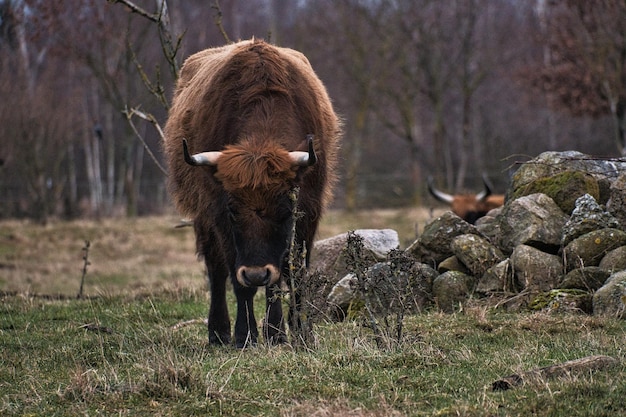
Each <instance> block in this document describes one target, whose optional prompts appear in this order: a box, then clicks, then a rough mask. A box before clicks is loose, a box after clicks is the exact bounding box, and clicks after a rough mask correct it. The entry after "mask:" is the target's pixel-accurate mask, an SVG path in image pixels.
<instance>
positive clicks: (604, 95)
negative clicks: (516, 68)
mask: <svg viewBox="0 0 626 417" xmlns="http://www.w3.org/2000/svg"><path fill="white" fill-rule="evenodd" d="M542 13H543V15H542V17H543V19H544V25H545V27H546V29H545V34H546V37H545V40H544V42H545V45H547V50H546V52H545V54H546V55H547V56H545V58H544V62H543V65H542V66H540V67H531V68H529V69H528V70H527V71H526V73H525V74H524V75H525V78H526V79H527V80H529V82H530V84H531V85H533V86H535V87H536V88H538V89H539V90H540V91H543V92H545V93H546V94H549V95H550V97H551V99H550V104H551V105H553V106H554V107H556V108H561V109H566V110H568V111H569V112H571V113H572V114H574V115H577V116H580V115H587V116H593V117H598V116H601V115H604V114H610V115H611V116H612V118H613V123H614V132H615V142H616V146H617V149H618V150H619V152H620V153H621V154H622V155H626V124H625V123H626V3H624V2H623V1H621V0H602V1H593V2H590V1H585V0H558V1H553V2H550V3H549V4H548V6H547V9H546V8H544V10H543V11H542Z"/></svg>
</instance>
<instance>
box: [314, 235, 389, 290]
mask: <svg viewBox="0 0 626 417" xmlns="http://www.w3.org/2000/svg"><path fill="white" fill-rule="evenodd" d="M353 233H354V234H355V235H357V236H359V237H360V238H361V239H362V242H363V246H364V248H363V249H364V250H363V257H364V259H361V260H360V261H361V262H362V263H363V265H365V266H369V265H373V264H375V263H376V262H380V261H383V260H385V259H386V258H387V253H389V251H391V250H392V249H397V248H398V247H399V246H400V240H399V238H398V232H396V231H395V230H391V229H360V230H355V231H354V232H353ZM347 242H348V233H342V234H340V235H337V236H333V237H330V238H328V239H324V240H318V241H317V242H315V244H314V247H313V252H312V254H311V263H310V265H309V269H310V270H311V271H316V270H317V271H319V272H320V273H322V274H324V275H326V276H329V277H332V276H335V277H337V278H338V279H340V278H341V277H344V276H346V275H347V274H348V273H349V272H352V271H349V270H348V266H347V264H346V254H345V248H346V244H347Z"/></svg>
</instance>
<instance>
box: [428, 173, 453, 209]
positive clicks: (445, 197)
mask: <svg viewBox="0 0 626 417" xmlns="http://www.w3.org/2000/svg"><path fill="white" fill-rule="evenodd" d="M428 191H429V192H430V194H431V195H432V196H433V197H435V198H436V199H437V200H439V201H441V202H442V203H447V204H452V201H454V197H453V196H452V195H450V194H446V193H444V192H443V191H439V190H438V189H436V188H435V185H434V183H433V177H431V176H430V175H429V176H428Z"/></svg>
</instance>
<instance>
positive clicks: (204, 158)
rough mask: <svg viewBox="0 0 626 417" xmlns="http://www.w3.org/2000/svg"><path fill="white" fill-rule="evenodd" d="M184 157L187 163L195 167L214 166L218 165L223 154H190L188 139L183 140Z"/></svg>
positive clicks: (216, 152) (214, 152) (215, 152)
mask: <svg viewBox="0 0 626 417" xmlns="http://www.w3.org/2000/svg"><path fill="white" fill-rule="evenodd" d="M183 156H184V158H185V162H187V163H188V164H189V165H193V166H201V165H206V166H214V165H216V164H217V160H218V159H219V157H220V156H222V153H221V152H219V151H213V152H201V153H196V154H193V155H191V154H189V147H188V146H187V139H183Z"/></svg>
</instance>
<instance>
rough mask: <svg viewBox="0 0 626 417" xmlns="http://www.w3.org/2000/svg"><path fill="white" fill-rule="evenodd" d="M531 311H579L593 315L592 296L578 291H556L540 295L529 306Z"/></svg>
mask: <svg viewBox="0 0 626 417" xmlns="http://www.w3.org/2000/svg"><path fill="white" fill-rule="evenodd" d="M528 308H529V309H531V310H536V311H539V310H542V311H547V312H550V313H569V312H573V311H579V312H583V313H587V314H591V312H592V310H593V306H592V295H591V294H590V293H589V292H587V291H583V290H577V289H555V290H550V291H547V292H542V293H540V294H538V295H537V296H536V297H535V298H534V299H533V300H532V301H531V302H530V303H529V304H528Z"/></svg>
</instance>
